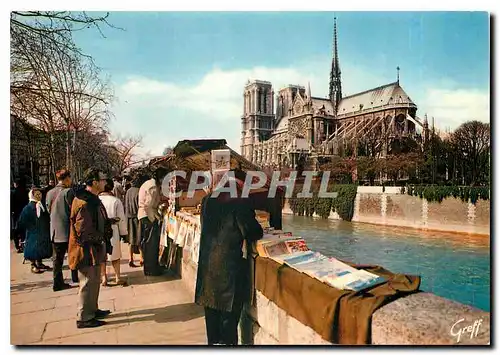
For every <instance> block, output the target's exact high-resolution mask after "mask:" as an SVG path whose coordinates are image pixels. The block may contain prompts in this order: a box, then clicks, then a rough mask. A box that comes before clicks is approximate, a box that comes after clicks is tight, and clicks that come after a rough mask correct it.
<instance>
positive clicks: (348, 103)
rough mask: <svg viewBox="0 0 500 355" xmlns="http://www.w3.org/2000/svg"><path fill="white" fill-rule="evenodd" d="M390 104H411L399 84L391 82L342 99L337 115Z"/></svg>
mask: <svg viewBox="0 0 500 355" xmlns="http://www.w3.org/2000/svg"><path fill="white" fill-rule="evenodd" d="M390 104H412V105H415V104H414V103H413V101H412V100H411V99H410V97H409V96H408V94H407V93H406V92H405V91H404V90H403V88H402V87H401V86H399V83H398V82H397V81H396V82H393V83H390V84H387V85H383V86H379V87H377V88H375V89H371V90H367V91H363V92H360V93H357V94H354V95H351V96H346V97H343V98H342V100H341V101H340V103H339V108H338V112H337V114H338V115H344V114H351V113H355V112H360V111H363V110H369V109H373V108H378V107H382V106H385V105H390Z"/></svg>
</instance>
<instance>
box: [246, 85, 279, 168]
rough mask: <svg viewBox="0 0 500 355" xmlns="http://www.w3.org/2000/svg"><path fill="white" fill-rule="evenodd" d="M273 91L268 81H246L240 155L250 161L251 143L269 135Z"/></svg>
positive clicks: (272, 114)
mask: <svg viewBox="0 0 500 355" xmlns="http://www.w3.org/2000/svg"><path fill="white" fill-rule="evenodd" d="M273 100H274V91H273V87H272V85H271V83H270V82H269V81H261V80H254V81H252V82H250V81H249V82H248V83H247V84H246V86H245V89H244V92H243V102H244V104H243V115H242V117H241V147H240V148H241V155H243V156H244V157H245V158H246V159H248V160H250V161H252V156H253V145H254V144H255V143H258V142H260V141H262V140H266V139H268V138H269V137H270V135H271V133H272V131H273V128H274V127H273V122H274V103H273Z"/></svg>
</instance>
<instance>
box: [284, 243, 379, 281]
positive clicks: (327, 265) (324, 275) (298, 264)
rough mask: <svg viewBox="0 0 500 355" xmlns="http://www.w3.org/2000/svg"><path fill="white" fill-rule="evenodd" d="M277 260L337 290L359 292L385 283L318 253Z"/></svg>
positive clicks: (305, 253) (298, 254) (363, 271)
mask: <svg viewBox="0 0 500 355" xmlns="http://www.w3.org/2000/svg"><path fill="white" fill-rule="evenodd" d="M278 258H279V259H281V261H282V262H283V263H285V264H287V265H289V266H291V267H293V268H294V269H296V270H298V271H300V272H303V273H305V274H307V275H309V276H311V277H314V278H316V279H318V280H320V281H322V282H325V283H327V284H329V285H330V286H332V287H334V288H336V289H339V290H352V291H360V290H364V289H366V288H369V287H372V286H375V285H378V284H380V283H383V282H385V281H386V279H385V278H383V277H381V276H378V275H375V274H372V273H370V272H368V271H366V270H358V269H355V268H353V267H352V266H349V265H347V264H345V263H343V262H341V261H340V260H337V259H335V258H329V257H326V256H325V255H322V254H321V253H318V252H313V251H308V252H299V253H295V254H292V255H288V256H284V257H283V256H279V257H278Z"/></svg>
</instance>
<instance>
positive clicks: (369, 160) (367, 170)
mask: <svg viewBox="0 0 500 355" xmlns="http://www.w3.org/2000/svg"><path fill="white" fill-rule="evenodd" d="M356 164H357V165H356V166H357V169H358V180H365V179H366V180H368V181H369V182H370V186H373V185H374V184H375V179H376V177H377V175H378V174H379V173H380V172H381V167H380V159H377V158H374V157H370V156H368V157H367V156H360V157H358V158H357V160H356Z"/></svg>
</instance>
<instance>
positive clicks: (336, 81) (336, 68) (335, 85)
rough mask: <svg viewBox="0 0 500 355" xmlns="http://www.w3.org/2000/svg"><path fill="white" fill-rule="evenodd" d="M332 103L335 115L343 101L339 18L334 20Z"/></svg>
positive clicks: (330, 96) (331, 78)
mask: <svg viewBox="0 0 500 355" xmlns="http://www.w3.org/2000/svg"><path fill="white" fill-rule="evenodd" d="M329 98H330V101H331V102H332V105H333V109H334V114H336V113H337V108H338V105H339V102H340V100H341V99H342V82H341V79H340V65H339V55H338V49H337V18H336V17H334V18H333V58H332V68H331V70H330V93H329Z"/></svg>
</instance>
